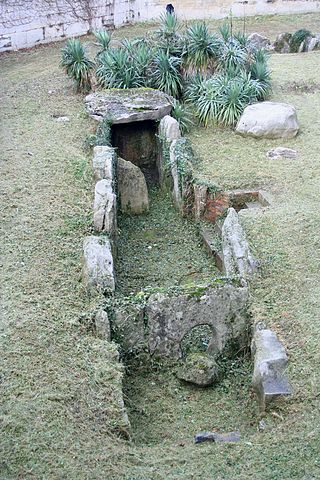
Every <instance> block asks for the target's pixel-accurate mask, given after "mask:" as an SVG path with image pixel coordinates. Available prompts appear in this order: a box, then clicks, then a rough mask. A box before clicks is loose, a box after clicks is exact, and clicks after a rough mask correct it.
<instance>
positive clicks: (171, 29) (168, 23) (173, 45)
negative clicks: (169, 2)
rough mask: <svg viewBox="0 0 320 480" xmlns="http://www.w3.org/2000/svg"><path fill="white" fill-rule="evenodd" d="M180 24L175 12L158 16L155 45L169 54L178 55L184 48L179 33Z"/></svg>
mask: <svg viewBox="0 0 320 480" xmlns="http://www.w3.org/2000/svg"><path fill="white" fill-rule="evenodd" d="M179 29H180V24H179V22H178V18H177V16H176V15H175V14H169V13H165V14H163V15H161V17H160V28H159V29H158V30H157V31H156V46H157V48H158V49H161V50H163V51H164V52H166V54H167V55H169V56H174V57H180V56H181V55H182V53H183V50H184V41H183V38H182V37H181V36H180V35H179V33H178V32H179Z"/></svg>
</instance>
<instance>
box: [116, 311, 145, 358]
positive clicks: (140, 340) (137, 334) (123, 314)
mask: <svg viewBox="0 0 320 480" xmlns="http://www.w3.org/2000/svg"><path fill="white" fill-rule="evenodd" d="M113 329H114V331H115V334H116V339H117V342H119V343H120V344H121V347H122V348H123V350H124V351H125V352H126V353H132V352H135V351H137V350H143V349H145V347H146V345H147V342H146V339H145V325H144V310H143V308H140V307H139V306H136V305H126V306H122V307H121V308H120V307H117V308H116V309H115V312H114V319H113Z"/></svg>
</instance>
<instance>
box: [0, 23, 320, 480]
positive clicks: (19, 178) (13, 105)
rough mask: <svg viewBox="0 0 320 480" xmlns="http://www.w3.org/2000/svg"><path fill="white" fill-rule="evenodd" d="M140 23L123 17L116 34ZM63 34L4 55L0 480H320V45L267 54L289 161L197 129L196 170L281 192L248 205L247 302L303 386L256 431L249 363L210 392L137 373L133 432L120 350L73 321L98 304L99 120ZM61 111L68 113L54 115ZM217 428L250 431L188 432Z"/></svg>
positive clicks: (262, 147)
mask: <svg viewBox="0 0 320 480" xmlns="http://www.w3.org/2000/svg"><path fill="white" fill-rule="evenodd" d="M249 20H250V21H249ZM317 22H319V15H318V14H314V15H298V16H292V17H284V16H273V17H272V18H267V17H257V18H254V17H253V18H252V19H248V25H249V24H250V29H252V30H255V31H258V32H261V33H265V34H268V32H270V36H273V37H274V36H275V35H276V33H280V32H283V31H285V30H288V31H293V30H294V29H298V28H301V27H305V28H309V29H310V30H312V31H316V30H318V28H317ZM147 28H148V27H147ZM145 29H146V26H145V25H142V26H139V27H133V28H128V29H122V30H119V31H118V32H116V37H117V38H120V37H121V36H124V35H127V33H128V32H129V35H131V36H135V35H137V34H138V35H141V34H142V33H143V32H144V31H145ZM61 46H62V45H61V44H60V45H52V46H46V47H41V48H37V49H33V50H30V51H27V52H19V53H13V54H8V55H2V56H1V57H0V62H1V85H0V89H1V106H2V120H1V143H2V149H1V171H2V172H1V190H2V191H3V192H4V195H3V202H2V206H1V208H2V216H3V219H2V222H1V229H2V231H1V233H2V251H3V258H2V260H1V265H2V267H1V268H2V272H3V273H2V282H1V287H2V298H3V300H2V307H1V308H2V312H1V313H2V314H3V316H2V320H1V330H2V331H1V347H2V372H1V397H0V401H1V424H2V433H1V446H0V448H1V467H0V468H1V474H0V476H1V478H4V479H17V478H24V479H29V478H30V479H31V478H41V479H42V478H45V479H61V478H68V479H77V480H78V479H87V478H92V479H101V478H108V480H109V479H110V480H111V479H115V480H129V479H131V480H133V479H134V480H163V479H166V480H167V479H168V480H177V479H184V480H189V479H199V478H215V479H219V480H223V479H225V480H230V479H232V478H237V479H240V480H247V479H257V480H260V479H263V480H283V479H297V480H302V479H304V480H310V479H318V478H319V477H320V464H319V451H320V415H319V412H320V404H319V380H320V379H319V371H320V356H319V336H320V323H319V318H320V284H319V283H320V281H319V272H318V270H319V261H320V258H319V257H320V255H319V252H320V248H319V230H320V216H319V183H320V172H319V165H320V161H319V160H320V158H319V133H318V132H319V126H320V124H319V118H318V110H319V108H318V106H320V91H319V90H318V89H317V88H314V87H312V90H311V91H308V89H306V86H307V87H308V85H310V84H312V85H315V84H317V83H319V80H318V72H319V63H320V54H319V52H318V53H311V54H297V55H281V56H280V55H279V56H278V55H273V56H272V58H271V65H272V69H273V79H274V83H275V85H276V88H275V91H274V94H273V99H276V100H284V101H289V102H291V103H292V104H293V105H295V106H296V107H297V110H298V116H299V119H300V122H301V132H300V134H299V136H298V137H297V138H296V139H294V140H292V141H290V142H285V144H284V146H290V147H293V148H297V150H298V152H299V156H298V158H297V159H296V160H277V161H270V160H267V159H266V158H265V153H266V150H268V149H269V148H272V147H274V146H278V142H274V141H271V142H267V143H266V142H264V141H253V140H246V141H244V140H243V139H242V138H241V137H238V136H235V135H234V134H233V133H231V132H230V131H225V132H222V131H220V130H219V129H211V130H207V131H205V130H201V131H200V130H196V131H195V132H193V133H192V134H191V138H192V139H193V140H194V141H195V143H196V144H197V145H198V148H197V151H198V153H199V155H200V157H202V159H203V167H202V173H203V175H205V176H209V177H210V179H211V177H212V180H216V181H218V182H219V183H220V184H222V186H224V187H230V186H239V187H241V186H252V185H257V186H264V187H265V188H267V189H269V190H271V191H272V193H273V196H274V205H273V206H272V208H270V209H269V210H264V211H262V212H250V211H248V212H245V213H244V214H243V215H242V220H243V222H244V224H245V228H246V230H247V232H248V235H249V238H250V242H251V245H252V248H253V250H254V253H255V255H256V257H257V258H259V260H260V261H261V265H262V270H261V276H260V278H259V279H258V280H257V281H256V282H255V284H254V285H253V291H252V302H253V314H254V316H255V318H256V319H261V320H265V321H267V323H268V324H269V325H270V326H272V327H273V328H275V329H276V330H277V332H278V333H279V335H280V337H281V338H282V339H283V340H284V342H285V345H286V347H287V349H288V353H289V356H290V367H289V376H290V380H291V382H292V384H293V387H294V396H293V397H292V398H291V399H288V400H287V401H285V402H282V403H280V404H278V405H277V406H274V407H273V408H272V409H271V411H270V412H269V413H268V414H267V415H266V416H265V417H264V421H265V429H264V430H263V431H261V430H259V428H258V425H259V420H260V416H259V413H258V411H257V409H256V404H255V402H254V399H253V397H252V392H251V390H250V386H249V379H248V377H247V376H246V375H243V374H242V371H240V372H239V371H237V369H235V372H234V374H232V375H231V376H230V377H229V378H228V379H226V380H225V381H224V382H223V383H222V384H220V385H219V386H218V387H217V389H215V390H213V389H209V390H205V391H202V390H196V389H192V388H190V387H186V386H184V385H181V384H180V383H177V382H176V380H175V378H174V376H172V375H170V376H167V374H166V373H165V372H161V371H160V372H158V373H157V372H154V373H151V374H150V373H149V374H148V375H147V376H145V377H143V376H141V377H140V378H139V377H135V378H132V379H131V383H130V384H129V383H128V390H127V393H128V394H130V398H128V402H130V401H131V402H132V404H131V406H130V410H131V418H132V423H133V426H134V432H135V433H134V440H135V441H136V442H133V443H130V442H129V443H128V442H124V441H122V440H120V439H119V438H118V437H117V436H115V435H114V434H112V431H113V427H114V425H113V423H114V422H115V418H117V412H116V411H112V410H113V407H114V406H115V402H114V395H115V394H116V390H114V388H113V386H114V384H113V381H112V379H113V378H115V377H114V376H115V375H117V374H118V373H117V368H116V366H115V365H114V366H113V365H112V360H111V359H112V348H111V347H108V346H107V347H106V346H104V345H102V343H101V341H99V340H97V339H95V338H94V337H93V336H92V335H91V334H88V332H87V331H86V330H85V329H84V328H83V327H81V325H80V323H79V322H78V318H79V316H80V315H81V314H82V313H83V312H85V311H87V310H90V309H91V307H92V305H91V303H90V302H88V301H87V300H86V297H85V295H84V292H83V290H82V287H81V283H80V273H81V272H80V270H81V244H82V239H83V236H84V235H86V234H87V233H90V231H91V230H90V225H91V213H90V212H91V202H92V195H93V193H92V192H93V185H92V181H91V177H90V175H91V167H90V156H86V155H84V153H83V151H82V141H83V139H84V137H85V136H86V135H87V134H88V133H90V131H93V129H94V126H95V125H94V123H93V122H90V121H89V120H88V119H87V118H86V117H85V116H84V115H83V114H82V112H83V103H82V101H83V98H82V97H81V96H76V95H75V94H74V93H73V91H72V84H71V82H70V81H69V80H67V79H66V78H65V76H64V75H63V73H62V72H61V71H59V69H58V63H59V51H60V48H61ZM293 82H296V83H295V84H293ZM292 85H293V86H294V87H295V85H297V86H298V87H297V88H293V89H292ZM53 115H68V116H69V117H70V122H69V123H68V124H57V123H55V121H54V117H53ZM196 135H197V136H196ZM282 143H283V142H281V144H282ZM225 145H228V149H226V147H225ZM31 154H32V155H31ZM110 348H111V349H110ZM106 349H107V350H106ZM106 364H107V365H108V366H109V367H110V368H109V369H108V372H105V374H104V375H103V376H101V375H100V373H99V372H100V367H101V368H102V367H103V366H105V365H106ZM244 369H247V371H249V366H246V365H244ZM152 382H154V384H155V385H153V384H152ZM193 396H194V397H193ZM188 397H189V398H188ZM97 405H98V406H99V407H98V408H97ZM198 406H199V409H197V407H198ZM202 411H203V414H202ZM103 412H104V413H103ZM140 412H141V414H140ZM140 415H141V416H140ZM192 420H195V422H194V424H193V423H192ZM171 427H172V428H171ZM215 428H216V429H219V430H221V431H226V430H232V429H235V428H239V430H240V431H241V434H242V439H243V440H242V442H241V443H239V444H235V445H215V444H204V445H198V446H195V445H194V444H193V442H192V436H193V434H194V433H195V432H196V431H198V429H215Z"/></svg>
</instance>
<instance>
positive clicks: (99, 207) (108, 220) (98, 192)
mask: <svg viewBox="0 0 320 480" xmlns="http://www.w3.org/2000/svg"><path fill="white" fill-rule="evenodd" d="M93 224H94V228H95V230H96V231H97V232H105V233H107V234H108V235H111V236H113V235H115V233H116V229H117V198H116V196H115V194H114V193H113V190H112V185H111V182H110V180H99V182H97V183H96V186H95V195H94V204H93Z"/></svg>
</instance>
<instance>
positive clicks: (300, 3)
mask: <svg viewBox="0 0 320 480" xmlns="http://www.w3.org/2000/svg"><path fill="white" fill-rule="evenodd" d="M167 3H168V1H167V0H1V1H0V52H1V51H9V50H17V49H21V48H28V47H32V46H34V45H38V44H41V43H49V42H52V41H57V40H63V39H65V38H68V37H73V36H79V35H83V34H85V33H87V32H88V31H92V30H93V29H97V28H102V27H108V28H110V27H111V28H112V27H118V26H121V25H125V24H126V23H130V22H136V21H145V20H152V19H155V18H157V17H158V16H159V15H160V14H161V13H162V12H164V11H165V6H166V4H167ZM173 4H174V6H175V9H176V12H177V14H178V16H179V18H180V19H191V18H210V17H214V18H222V17H226V16H228V15H229V13H230V11H232V13H233V15H235V16H243V15H257V14H273V13H306V12H317V11H320V4H319V2H318V1H316V0H273V1H270V0H251V1H250V2H248V1H247V0H192V1H191V0H174V1H173Z"/></svg>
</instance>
